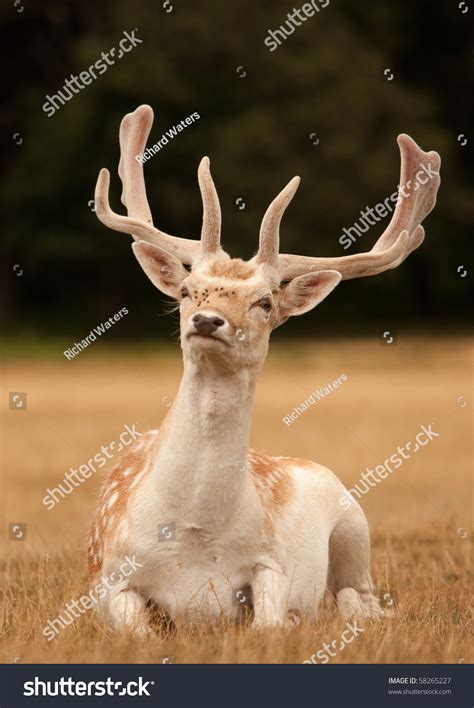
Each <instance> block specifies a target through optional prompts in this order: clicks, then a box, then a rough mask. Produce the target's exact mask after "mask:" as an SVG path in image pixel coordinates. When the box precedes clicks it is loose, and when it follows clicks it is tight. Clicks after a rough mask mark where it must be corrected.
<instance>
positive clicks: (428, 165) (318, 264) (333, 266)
mask: <svg viewBox="0 0 474 708" xmlns="http://www.w3.org/2000/svg"><path fill="white" fill-rule="evenodd" d="M397 142H398V145H399V148H400V156H401V170H400V187H399V197H398V201H397V205H396V207H395V211H394V214H393V216H392V219H391V221H390V224H389V225H388V226H387V228H386V229H385V231H384V232H383V234H382V235H381V236H380V238H379V239H378V241H377V242H376V244H375V245H374V247H373V248H372V250H371V251H368V252H367V253H357V254H354V255H352V256H342V257H338V258H314V257H311V256H297V255H291V254H280V255H279V256H278V268H279V271H280V277H281V280H292V279H293V278H296V277H297V276H298V275H303V274H305V273H308V272H310V271H318V270H337V271H339V272H340V273H341V275H342V278H343V279H346V280H347V279H349V278H360V277H362V276H365V275H376V274H377V273H381V272H382V271H384V270H388V269H390V268H396V267H397V266H398V265H400V263H402V261H404V260H405V258H406V257H407V256H408V255H409V254H410V253H411V252H412V251H414V250H415V248H418V246H420V244H421V243H422V242H423V239H424V236H425V231H424V229H423V227H422V226H421V225H420V224H421V222H422V221H423V219H424V218H425V217H426V216H427V215H428V214H429V213H430V211H431V210H432V209H433V207H434V205H435V203H436V193H437V191H438V188H439V184H440V177H439V168H440V165H441V158H440V156H439V155H438V153H437V152H434V151H431V152H424V151H423V150H421V148H420V147H418V145H417V144H416V143H415V142H414V140H412V139H411V138H410V137H409V136H408V135H404V134H402V135H399V136H398V140H397ZM422 178H423V179H422ZM295 179H296V178H293V180H292V181H291V182H290V183H289V184H288V185H287V187H286V188H285V189H284V190H283V192H281V194H280V195H279V196H278V197H277V198H276V199H275V200H274V201H273V202H272V204H271V205H270V207H269V208H268V210H267V212H266V214H265V216H264V219H263V222H262V231H261V240H260V249H259V253H258V255H257V258H256V260H258V261H260V262H262V261H265V260H266V259H267V257H268V256H267V255H266V254H271V256H270V257H271V259H273V260H274V258H275V251H276V253H278V241H279V233H278V231H279V228H278V227H279V223H280V219H281V217H282V215H283V212H284V210H285V208H286V206H287V205H288V203H289V201H290V199H291V198H292V196H293V195H294V193H295V191H296V188H297V186H298V183H295ZM423 180H424V181H423ZM292 184H293V185H295V184H296V186H294V187H293V188H291V187H290V186H291V185H292ZM406 190H408V193H406ZM285 193H286V194H287V195H290V196H289V199H288V200H285V199H284V198H282V196H283V195H284V194H285ZM264 223H265V229H264Z"/></svg>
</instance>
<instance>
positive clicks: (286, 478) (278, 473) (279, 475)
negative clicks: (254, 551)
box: [248, 450, 294, 531]
mask: <svg viewBox="0 0 474 708" xmlns="http://www.w3.org/2000/svg"><path fill="white" fill-rule="evenodd" d="M248 460H249V463H250V469H251V472H252V475H253V479H254V482H255V486H256V488H257V492H258V494H259V495H260V499H261V501H262V506H263V510H264V512H265V526H266V528H267V531H271V530H272V529H273V517H274V516H275V515H276V514H278V513H281V512H282V511H283V509H284V508H285V507H286V506H288V504H289V503H290V501H291V500H292V498H293V493H294V490H293V482H292V479H291V477H290V475H289V474H288V471H287V470H285V469H284V467H282V466H281V465H280V464H279V462H278V461H277V460H276V459H275V458H274V457H268V456H267V455H263V454H262V453H260V452H257V451H256V450H250V452H249V455H248Z"/></svg>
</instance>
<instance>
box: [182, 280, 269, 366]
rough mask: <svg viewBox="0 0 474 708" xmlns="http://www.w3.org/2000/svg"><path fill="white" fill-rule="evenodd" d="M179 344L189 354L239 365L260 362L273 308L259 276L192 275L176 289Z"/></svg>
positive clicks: (267, 290)
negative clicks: (245, 277)
mask: <svg viewBox="0 0 474 708" xmlns="http://www.w3.org/2000/svg"><path fill="white" fill-rule="evenodd" d="M180 298H181V301H180V315H181V346H182V349H183V351H184V352H185V353H186V354H189V355H190V356H191V357H193V356H194V357H201V356H203V355H204V356H206V357H208V358H212V357H215V358H217V359H219V360H220V361H221V362H222V361H226V362H227V363H228V364H229V365H231V366H233V365H238V366H239V367H245V366H257V365H262V364H263V362H264V360H265V357H266V354H267V350H268V340H269V337H270V332H271V330H272V325H273V320H274V310H275V300H274V295H273V294H272V292H271V289H270V287H269V286H268V284H267V282H266V281H265V280H264V279H263V278H262V277H261V276H254V277H252V278H249V279H246V280H232V279H229V278H220V277H206V278H204V277H202V276H199V277H197V276H194V275H192V274H191V275H190V276H189V277H188V278H186V279H185V280H184V281H183V283H182V285H181V291H180Z"/></svg>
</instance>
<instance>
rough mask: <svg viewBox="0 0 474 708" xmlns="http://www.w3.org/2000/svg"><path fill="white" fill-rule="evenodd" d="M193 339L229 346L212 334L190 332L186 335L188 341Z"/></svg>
mask: <svg viewBox="0 0 474 708" xmlns="http://www.w3.org/2000/svg"><path fill="white" fill-rule="evenodd" d="M193 337H197V338H198V339H205V340H207V341H208V342H220V343H221V344H225V345H226V346H229V343H228V342H226V341H225V340H224V339H222V338H221V337H216V336H215V335H214V334H203V333H202V332H191V333H190V334H189V335H188V339H192V338H193Z"/></svg>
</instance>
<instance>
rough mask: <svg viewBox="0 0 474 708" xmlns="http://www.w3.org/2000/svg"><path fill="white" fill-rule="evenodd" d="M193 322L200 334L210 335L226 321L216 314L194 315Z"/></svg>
mask: <svg viewBox="0 0 474 708" xmlns="http://www.w3.org/2000/svg"><path fill="white" fill-rule="evenodd" d="M193 324H194V326H195V328H196V331H197V332H198V334H205V335H209V334H212V333H213V332H215V331H216V329H218V327H222V325H223V324H225V321H224V320H223V319H222V318H221V317H216V316H215V315H212V316H210V315H194V317H193Z"/></svg>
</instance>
